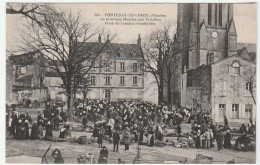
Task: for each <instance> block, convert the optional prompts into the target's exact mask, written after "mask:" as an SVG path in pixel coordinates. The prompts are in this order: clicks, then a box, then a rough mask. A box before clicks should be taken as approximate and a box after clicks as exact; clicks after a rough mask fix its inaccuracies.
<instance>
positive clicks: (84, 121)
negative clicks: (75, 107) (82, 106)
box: [82, 115, 88, 131]
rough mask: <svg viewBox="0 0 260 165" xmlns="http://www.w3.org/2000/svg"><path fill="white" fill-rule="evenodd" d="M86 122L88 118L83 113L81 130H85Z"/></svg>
mask: <svg viewBox="0 0 260 165" xmlns="http://www.w3.org/2000/svg"><path fill="white" fill-rule="evenodd" d="M87 123H88V118H87V116H86V115H84V116H83V118H82V131H86V128H87Z"/></svg>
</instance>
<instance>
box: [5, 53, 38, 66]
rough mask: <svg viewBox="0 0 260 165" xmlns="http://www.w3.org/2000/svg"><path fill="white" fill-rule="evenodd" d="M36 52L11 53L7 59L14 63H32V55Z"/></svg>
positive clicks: (33, 60)
mask: <svg viewBox="0 0 260 165" xmlns="http://www.w3.org/2000/svg"><path fill="white" fill-rule="evenodd" d="M35 53H36V52H29V53H24V54H21V55H12V56H10V57H9V60H10V61H11V62H12V63H13V64H14V65H32V64H33V63H34V62H35V59H34V55H35Z"/></svg>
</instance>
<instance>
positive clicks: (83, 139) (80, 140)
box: [79, 136, 88, 144]
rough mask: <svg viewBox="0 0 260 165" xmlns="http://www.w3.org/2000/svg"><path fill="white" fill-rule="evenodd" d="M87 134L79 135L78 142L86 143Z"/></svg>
mask: <svg viewBox="0 0 260 165" xmlns="http://www.w3.org/2000/svg"><path fill="white" fill-rule="evenodd" d="M87 141H88V140H87V136H80V137H79V144H87Z"/></svg>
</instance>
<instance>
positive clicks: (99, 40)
mask: <svg viewBox="0 0 260 165" xmlns="http://www.w3.org/2000/svg"><path fill="white" fill-rule="evenodd" d="M98 42H99V43H101V35H100V33H99V35H98Z"/></svg>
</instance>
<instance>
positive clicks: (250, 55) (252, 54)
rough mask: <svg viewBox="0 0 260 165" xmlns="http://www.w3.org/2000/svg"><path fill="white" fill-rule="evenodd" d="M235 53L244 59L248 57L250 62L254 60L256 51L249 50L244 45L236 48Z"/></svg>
mask: <svg viewBox="0 0 260 165" xmlns="http://www.w3.org/2000/svg"><path fill="white" fill-rule="evenodd" d="M237 55H238V56H241V57H243V58H245V59H248V60H250V61H252V62H256V52H255V51H254V52H249V51H248V49H247V48H246V47H243V48H242V49H238V50H237Z"/></svg>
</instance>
